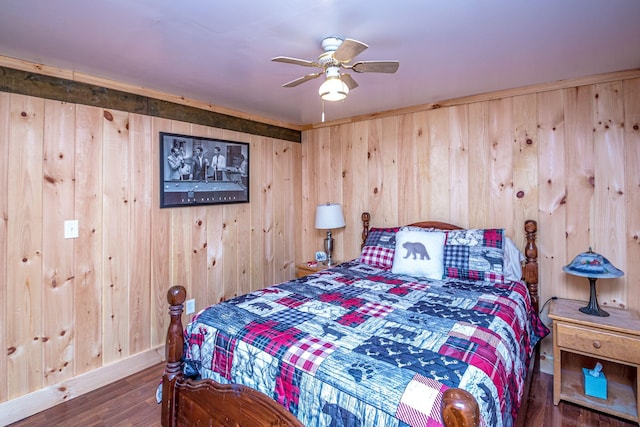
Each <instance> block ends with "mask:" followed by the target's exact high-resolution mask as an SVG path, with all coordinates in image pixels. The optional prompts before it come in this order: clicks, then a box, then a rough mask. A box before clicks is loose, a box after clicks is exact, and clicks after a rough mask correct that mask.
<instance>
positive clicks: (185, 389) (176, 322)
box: [162, 214, 538, 427]
mask: <svg viewBox="0 0 640 427" xmlns="http://www.w3.org/2000/svg"><path fill="white" fill-rule="evenodd" d="M362 219H363V224H364V227H363V232H362V237H363V242H364V240H366V237H367V234H368V230H369V219H370V216H369V214H363V216H362ZM436 224H437V225H436ZM412 225H414V226H423V227H431V226H438V227H439V228H444V229H456V228H459V227H457V226H454V225H451V224H444V223H430V222H424V223H417V224H412ZM525 231H526V236H527V245H526V246H525V256H526V262H525V266H524V271H523V275H524V278H525V280H526V281H527V283H528V287H529V292H530V293H531V299H532V302H533V304H534V307H535V309H536V310H537V304H538V294H537V291H538V286H537V285H538V263H537V256H538V254H537V247H536V244H535V237H536V232H537V225H536V223H535V221H527V222H526V223H525ZM185 299H186V290H185V288H184V287H182V286H174V287H172V288H171V289H169V292H168V293H167V300H168V302H169V315H170V323H169V327H168V330H167V341H166V358H167V363H166V367H165V372H164V375H163V378H162V425H163V426H165V427H168V426H194V425H214V426H222V427H232V426H233V427H237V426H247V427H261V426H296V427H301V426H302V424H301V423H300V421H298V420H297V419H296V418H295V417H294V416H293V415H292V414H291V413H290V412H289V411H287V410H286V409H285V408H284V407H283V406H281V405H280V404H279V403H277V402H276V401H275V400H273V399H271V398H270V397H268V396H267V395H265V394H263V393H260V392H258V391H256V390H253V389H251V388H249V387H246V386H243V385H237V384H232V385H222V384H218V383H216V382H214V381H212V380H201V381H192V380H188V379H186V378H185V377H184V375H183V373H182V368H183V350H184V335H183V326H182V321H181V316H182V311H183V305H184V302H185ZM535 359H536V357H534V358H532V361H531V364H533V363H535ZM530 372H531V369H529V373H530ZM527 380H528V381H527V384H528V385H529V384H530V381H529V380H530V375H529V378H528V379H527ZM528 385H527V388H526V389H525V393H524V396H523V401H522V403H523V404H524V407H526V401H527V399H528V395H529V386H528ZM523 412H524V411H520V416H519V418H518V425H523V421H524V418H525V417H526V413H523ZM442 418H443V423H444V425H445V426H446V427H478V426H479V425H480V410H479V406H478V403H477V402H476V400H475V399H474V397H473V396H472V395H471V394H470V393H468V392H467V391H465V390H462V389H459V388H451V389H449V390H447V391H446V392H445V393H444V396H443V402H442Z"/></svg>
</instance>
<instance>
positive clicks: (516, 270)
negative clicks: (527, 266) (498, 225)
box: [503, 236, 525, 282]
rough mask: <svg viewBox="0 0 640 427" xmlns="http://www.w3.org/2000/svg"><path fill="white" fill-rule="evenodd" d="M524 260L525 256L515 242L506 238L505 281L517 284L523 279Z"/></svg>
mask: <svg viewBox="0 0 640 427" xmlns="http://www.w3.org/2000/svg"><path fill="white" fill-rule="evenodd" d="M524 260H525V256H524V255H523V254H522V252H520V249H518V247H517V246H516V244H515V243H513V240H511V239H510V238H508V237H506V236H505V238H504V263H503V271H504V278H505V280H510V281H512V282H517V281H518V280H520V279H522V263H523V262H524Z"/></svg>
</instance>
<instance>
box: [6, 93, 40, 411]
mask: <svg viewBox="0 0 640 427" xmlns="http://www.w3.org/2000/svg"><path fill="white" fill-rule="evenodd" d="M10 98H11V100H10V102H9V104H10V105H9V111H5V112H4V113H5V114H9V115H10V126H9V139H8V141H7V143H8V144H9V147H8V159H9V164H8V167H7V171H8V177H9V179H8V182H7V183H8V186H7V188H6V194H7V203H8V207H7V228H8V229H7V279H6V283H7V322H6V323H5V324H4V325H3V327H4V328H5V334H6V337H7V338H6V339H7V357H8V360H7V372H6V376H5V377H4V378H5V381H7V384H8V398H10V399H11V398H13V397H17V396H20V395H22V394H25V393H28V392H30V391H33V390H37V389H39V388H41V387H42V384H43V382H44V377H43V372H42V367H43V348H42V342H43V341H42V337H43V331H42V321H43V319H45V318H47V316H46V314H44V313H43V310H42V307H43V271H42V232H43V222H42V216H43V206H42V187H43V174H42V169H43V167H42V166H43V165H42V158H43V149H44V148H43V144H42V141H43V133H44V100H42V99H36V98H30V97H27V96H21V95H14V94H12V95H11V96H10Z"/></svg>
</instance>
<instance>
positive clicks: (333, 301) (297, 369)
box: [185, 233, 549, 427]
mask: <svg viewBox="0 0 640 427" xmlns="http://www.w3.org/2000/svg"><path fill="white" fill-rule="evenodd" d="M498 241H499V238H498V237H496V235H494V234H491V233H488V234H487V239H485V240H483V242H484V243H483V245H484V244H485V243H486V244H494V245H497V244H498V243H497V242H498ZM548 332H549V331H548V329H547V328H546V327H545V326H544V324H543V323H542V322H541V321H540V319H539V318H538V317H537V314H536V313H535V312H534V311H533V310H532V308H531V301H530V300H529V297H528V292H527V290H526V286H525V285H524V284H523V283H520V282H510V283H508V284H496V283H495V282H490V281H479V280H462V279H451V278H449V279H446V280H442V281H433V280H420V279H417V280H416V279H412V281H411V282H406V281H403V280H401V279H399V276H397V275H394V274H393V273H392V272H391V271H386V270H384V269H379V268H374V267H372V266H370V265H368V264H362V263H359V262H357V261H351V262H347V263H344V264H341V265H339V266H337V267H334V268H331V269H328V270H324V271H322V272H321V273H318V274H314V275H310V276H306V277H304V278H300V279H297V280H294V281H291V282H286V283H282V284H279V285H277V286H272V287H270V288H267V289H264V290H261V291H257V292H254V293H251V294H248V295H243V296H241V297H238V298H234V299H232V300H229V301H227V302H223V303H220V304H217V305H215V306H212V307H209V308H208V309H207V310H204V311H203V312H201V313H200V315H199V316H198V317H197V318H195V319H194V320H193V321H192V323H190V324H189V325H188V326H187V328H186V331H185V334H186V335H185V338H186V340H185V347H187V352H186V358H185V373H187V374H192V375H195V376H199V377H202V378H212V379H214V380H215V381H218V382H222V383H229V382H231V383H239V384H246V385H248V386H250V387H253V388H255V389H257V390H259V391H261V392H263V393H265V394H266V395H268V396H271V397H273V399H275V400H276V401H278V402H279V403H280V404H282V405H283V406H284V407H285V408H287V409H288V410H289V411H291V412H292V413H293V414H294V415H295V416H296V417H297V418H299V419H300V421H301V422H302V423H303V424H304V425H305V426H307V427H324V426H328V425H354V426H355V425H362V426H365V425H367V426H368V425H384V426H389V427H406V426H430V427H436V426H441V425H442V420H441V419H440V407H441V401H442V394H443V393H444V391H445V390H447V388H450V387H460V388H464V389H465V390H467V391H469V393H471V394H472V395H473V396H474V397H475V398H476V400H477V401H478V402H479V404H480V412H481V418H482V419H481V425H484V426H492V427H493V426H496V427H502V426H510V425H511V424H512V423H513V420H514V414H516V413H517V411H518V408H519V405H520V400H519V399H520V395H519V391H520V390H521V389H522V384H523V381H524V379H523V375H524V373H525V371H526V369H525V367H526V363H527V362H528V361H529V359H530V358H531V356H532V354H533V347H534V346H535V344H536V343H537V342H538V341H539V340H540V339H541V338H542V337H544V336H545V335H546V334H547V333H548ZM345 420H347V421H345ZM345 423H346V424H345Z"/></svg>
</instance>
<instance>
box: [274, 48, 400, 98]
mask: <svg viewBox="0 0 640 427" xmlns="http://www.w3.org/2000/svg"><path fill="white" fill-rule="evenodd" d="M368 47H369V46H367V45H366V44H364V43H362V42H359V41H357V40H353V39H341V38H339V37H327V38H325V39H323V40H322V49H323V50H324V53H323V54H321V55H320V56H319V57H318V59H317V61H307V60H305V59H298V58H290V57H288V56H276V57H275V58H273V59H272V61H274V62H284V63H286V64H295V65H302V66H304V67H314V68H320V69H322V71H319V72H316V73H310V74H307V75H305V76H302V77H299V78H297V79H295V80H292V81H290V82H288V83H285V84H283V85H282V87H295V86H298V85H300V84H302V83H304V82H307V81H309V80H313V79H315V78H317V77H320V76H321V75H323V74H324V75H325V76H326V78H325V81H324V83H322V85H321V86H320V89H319V90H318V93H319V94H320V97H321V98H322V99H323V100H325V101H340V100H342V99H344V98H346V97H347V94H348V93H349V90H352V89H355V88H357V87H358V83H357V82H356V81H355V80H354V79H353V77H351V75H350V74H347V73H343V72H341V71H340V69H341V68H342V69H346V70H352V71H355V72H356V73H395V72H396V71H397V70H398V67H399V66H400V63H399V62H398V61H358V62H354V63H353V64H352V63H351V61H352V60H353V59H354V58H355V57H356V56H358V55H359V54H360V53H362V52H363V51H364V50H365V49H367V48H368Z"/></svg>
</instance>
